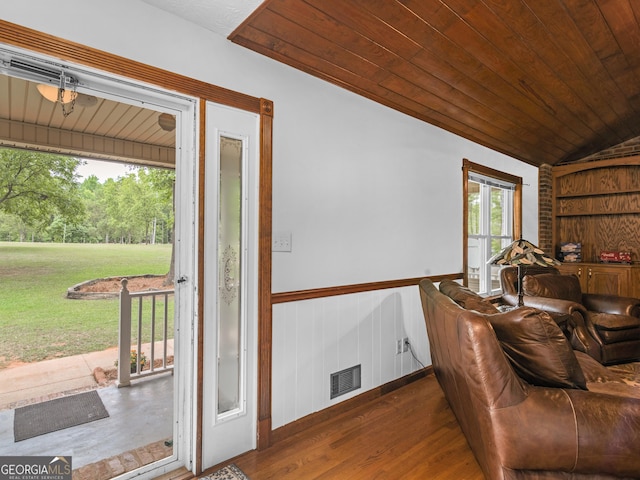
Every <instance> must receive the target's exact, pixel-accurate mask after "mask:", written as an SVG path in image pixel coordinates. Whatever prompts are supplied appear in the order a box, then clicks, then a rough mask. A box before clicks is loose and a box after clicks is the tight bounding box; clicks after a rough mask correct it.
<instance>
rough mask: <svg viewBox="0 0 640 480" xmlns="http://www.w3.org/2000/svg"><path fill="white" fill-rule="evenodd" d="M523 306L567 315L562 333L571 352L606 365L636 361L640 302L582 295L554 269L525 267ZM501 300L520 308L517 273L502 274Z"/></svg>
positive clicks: (577, 286)
mask: <svg viewBox="0 0 640 480" xmlns="http://www.w3.org/2000/svg"><path fill="white" fill-rule="evenodd" d="M522 277H523V285H522V290H523V292H524V304H525V306H529V307H534V308H538V309H540V310H543V311H546V312H550V313H552V314H556V315H558V314H567V315H570V321H569V322H568V327H567V329H566V333H567V336H568V337H569V339H570V340H571V345H572V346H573V348H574V349H576V350H580V351H582V352H585V353H588V354H589V355H590V356H591V357H593V358H595V359H596V360H598V361H599V362H600V363H602V364H605V365H610V364H615V363H623V362H629V361H633V360H638V359H640V299H637V298H629V297H618V296H615V295H600V294H593V293H582V292H581V290H580V281H579V280H578V278H577V277H576V276H575V275H561V274H560V272H559V271H558V270H557V269H556V268H553V267H546V268H545V267H536V266H530V267H524V268H523V272H522ZM500 282H501V286H502V292H503V294H502V296H503V300H504V301H505V302H506V303H509V304H511V305H517V303H518V270H517V268H515V267H504V268H503V269H502V270H501V271H500Z"/></svg>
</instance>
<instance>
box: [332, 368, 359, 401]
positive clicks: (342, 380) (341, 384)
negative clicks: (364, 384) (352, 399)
mask: <svg viewBox="0 0 640 480" xmlns="http://www.w3.org/2000/svg"><path fill="white" fill-rule="evenodd" d="M358 388H360V365H356V366H355V367H351V368H346V369H344V370H342V371H340V372H336V373H332V374H331V398H336V397H339V396H340V395H344V394H345V393H348V392H352V391H354V390H357V389H358Z"/></svg>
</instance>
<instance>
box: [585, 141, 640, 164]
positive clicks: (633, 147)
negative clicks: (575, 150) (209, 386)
mask: <svg viewBox="0 0 640 480" xmlns="http://www.w3.org/2000/svg"><path fill="white" fill-rule="evenodd" d="M632 155H640V137H635V138H632V139H631V140H627V141H626V142H622V143H619V144H618V145H616V146H615V147H611V148H607V149H606V150H602V151H601V152H598V153H594V154H593V155H589V156H588V157H584V158H582V159H580V160H578V162H591V161H593V160H605V159H607V158H620V157H630V156H632Z"/></svg>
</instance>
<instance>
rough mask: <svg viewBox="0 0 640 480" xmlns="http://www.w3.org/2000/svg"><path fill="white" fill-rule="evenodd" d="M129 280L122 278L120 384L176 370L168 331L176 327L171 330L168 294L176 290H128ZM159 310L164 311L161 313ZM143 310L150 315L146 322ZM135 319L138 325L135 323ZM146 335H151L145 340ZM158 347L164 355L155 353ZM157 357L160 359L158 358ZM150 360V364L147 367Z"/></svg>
mask: <svg viewBox="0 0 640 480" xmlns="http://www.w3.org/2000/svg"><path fill="white" fill-rule="evenodd" d="M127 283H128V281H127V279H126V278H123V279H122V281H121V284H122V289H121V290H120V323H119V332H118V380H117V385H118V387H128V386H130V385H131V380H132V379H136V378H142V377H147V376H149V375H156V374H158V373H163V372H167V371H172V370H173V363H172V364H171V365H169V362H168V357H169V355H168V348H169V347H170V346H171V347H172V346H173V341H172V340H170V339H169V334H173V331H171V332H170V331H169V307H168V305H169V297H171V296H173V294H174V290H173V289H171V290H155V291H146V292H129V290H128V289H127ZM135 306H137V309H136V310H137V312H136V313H135V315H134V313H133V308H134V307H135ZM158 307H160V308H158ZM145 308H146V310H145ZM149 309H150V310H149ZM158 310H160V311H161V313H160V314H159V313H158ZM144 313H146V314H147V317H148V319H147V320H148V321H147V322H146V323H147V325H143V324H144V323H145V322H144V320H145V315H144ZM171 313H173V312H171ZM157 317H160V321H157V320H158V318H157ZM134 319H135V325H134V324H133V321H134ZM132 326H135V328H136V335H135V346H134V345H132V344H131V340H132ZM143 327H144V328H143ZM158 334H160V340H159V341H156V335H158ZM145 335H147V336H148V339H149V342H147V343H143V338H144V336H145ZM169 344H171V345H169ZM157 349H158V350H161V355H156V350H157ZM134 352H135V355H134ZM141 352H142V355H141ZM156 360H161V361H159V362H156ZM147 362H148V366H149V367H148V368H146V366H147ZM156 363H158V365H156Z"/></svg>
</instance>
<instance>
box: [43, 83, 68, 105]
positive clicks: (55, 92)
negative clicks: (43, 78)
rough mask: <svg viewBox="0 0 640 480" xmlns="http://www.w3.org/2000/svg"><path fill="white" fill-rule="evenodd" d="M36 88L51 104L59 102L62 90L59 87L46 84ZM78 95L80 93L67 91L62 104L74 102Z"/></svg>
mask: <svg viewBox="0 0 640 480" xmlns="http://www.w3.org/2000/svg"><path fill="white" fill-rule="evenodd" d="M36 88H37V89H38V92H40V95H42V96H43V97H44V98H46V99H47V100H49V101H50V102H54V103H55V102H57V101H58V100H59V95H60V89H59V88H58V87H54V86H53V85H46V84H44V83H39V84H38V85H36ZM77 95H78V93H77V92H74V91H73V90H65V91H64V95H63V96H62V103H69V102H72V101H73V99H75V98H76V96H77Z"/></svg>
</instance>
